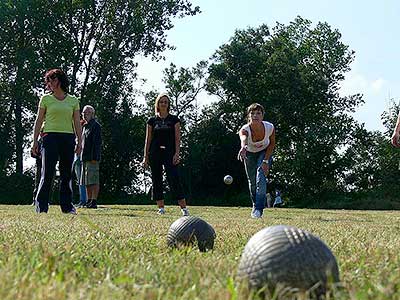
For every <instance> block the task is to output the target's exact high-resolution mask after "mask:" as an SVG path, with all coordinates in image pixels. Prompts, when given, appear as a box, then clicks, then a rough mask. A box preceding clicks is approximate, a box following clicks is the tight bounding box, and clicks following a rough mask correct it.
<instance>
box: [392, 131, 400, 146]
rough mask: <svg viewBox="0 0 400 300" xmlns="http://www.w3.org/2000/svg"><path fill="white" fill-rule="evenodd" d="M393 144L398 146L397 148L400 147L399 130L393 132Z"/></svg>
mask: <svg viewBox="0 0 400 300" xmlns="http://www.w3.org/2000/svg"><path fill="white" fill-rule="evenodd" d="M392 145H393V146H395V147H397V148H399V147H400V144H399V133H398V132H393V135H392Z"/></svg>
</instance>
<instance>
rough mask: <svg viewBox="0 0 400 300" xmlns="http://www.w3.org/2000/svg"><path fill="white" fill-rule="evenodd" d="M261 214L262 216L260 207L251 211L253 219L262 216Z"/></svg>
mask: <svg viewBox="0 0 400 300" xmlns="http://www.w3.org/2000/svg"><path fill="white" fill-rule="evenodd" d="M261 216H262V214H261V211H259V210H258V209H255V210H253V211H252V212H251V217H252V218H253V219H259V218H261Z"/></svg>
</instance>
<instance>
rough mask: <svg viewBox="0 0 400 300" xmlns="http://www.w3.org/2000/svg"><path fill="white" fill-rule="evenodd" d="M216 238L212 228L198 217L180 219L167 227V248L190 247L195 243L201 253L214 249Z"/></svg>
mask: <svg viewBox="0 0 400 300" xmlns="http://www.w3.org/2000/svg"><path fill="white" fill-rule="evenodd" d="M215 237H216V234H215V230H214V228H213V227H212V226H211V225H210V224H208V223H207V222H206V221H204V220H202V219H200V218H198V217H193V216H189V217H181V218H179V219H178V220H176V221H175V222H174V223H172V225H171V226H170V227H169V230H168V235H167V244H168V246H169V247H173V248H175V247H179V246H188V245H192V244H194V243H195V241H197V245H198V247H199V250H200V251H201V252H206V251H207V250H211V249H213V247H214V239H215Z"/></svg>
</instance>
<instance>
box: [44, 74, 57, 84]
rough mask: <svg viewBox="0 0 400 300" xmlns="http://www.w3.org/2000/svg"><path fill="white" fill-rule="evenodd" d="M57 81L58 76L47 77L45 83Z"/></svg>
mask: <svg viewBox="0 0 400 300" xmlns="http://www.w3.org/2000/svg"><path fill="white" fill-rule="evenodd" d="M55 79H57V76H56V75H51V76H47V77H46V78H45V80H44V81H45V82H46V83H48V82H50V81H53V80H55Z"/></svg>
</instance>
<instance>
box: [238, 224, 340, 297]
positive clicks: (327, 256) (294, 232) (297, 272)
mask: <svg viewBox="0 0 400 300" xmlns="http://www.w3.org/2000/svg"><path fill="white" fill-rule="evenodd" d="M238 278H239V280H246V281H247V282H248V285H249V287H250V288H252V289H261V288H264V287H266V288H267V289H268V290H270V291H274V290H275V289H276V288H278V287H279V288H291V289H295V290H298V291H303V292H306V291H309V290H310V289H312V290H313V293H315V294H317V295H320V294H324V293H325V292H326V288H327V284H328V283H335V282H338V281H339V269H338V265H337V262H336V259H335V256H334V255H333V254H332V252H331V250H330V249H329V248H328V246H327V245H326V244H325V243H324V242H323V241H321V240H320V239H319V238H317V237H316V236H314V235H312V234H311V233H309V232H307V231H304V230H302V229H298V228H296V227H291V226H285V225H278V226H271V227H267V228H264V229H262V230H261V231H259V232H257V233H256V234H255V235H254V236H253V237H251V238H250V240H249V241H248V242H247V244H246V246H245V248H244V250H243V253H242V257H241V260H240V263H239V268H238Z"/></svg>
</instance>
